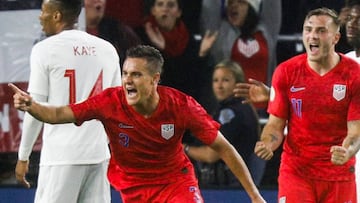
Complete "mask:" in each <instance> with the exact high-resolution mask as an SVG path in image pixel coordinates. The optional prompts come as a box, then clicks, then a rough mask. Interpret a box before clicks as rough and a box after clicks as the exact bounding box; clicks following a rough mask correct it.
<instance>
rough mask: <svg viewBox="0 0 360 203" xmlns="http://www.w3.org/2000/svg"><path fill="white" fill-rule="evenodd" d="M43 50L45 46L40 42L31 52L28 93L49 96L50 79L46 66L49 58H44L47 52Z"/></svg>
mask: <svg viewBox="0 0 360 203" xmlns="http://www.w3.org/2000/svg"><path fill="white" fill-rule="evenodd" d="M43 49H44V46H42V43H41V42H40V43H38V44H36V45H35V46H34V47H33V49H32V50H31V54H30V78H29V86H28V92H30V93H33V94H37V95H42V96H49V95H48V92H49V85H48V84H49V77H48V72H47V70H46V66H45V64H46V61H45V60H46V58H47V56H44V54H45V53H47V51H43Z"/></svg>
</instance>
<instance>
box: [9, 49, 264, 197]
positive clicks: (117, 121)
mask: <svg viewBox="0 0 360 203" xmlns="http://www.w3.org/2000/svg"><path fill="white" fill-rule="evenodd" d="M163 62H164V61H163V58H162V56H161V54H160V52H159V51H158V50H156V49H155V48H153V47H150V46H144V45H141V46H137V47H134V48H131V49H129V50H128V52H127V58H126V60H125V62H124V65H123V72H122V86H120V87H116V88H109V89H106V90H105V91H103V92H102V93H100V94H98V95H96V96H94V97H91V98H89V99H87V100H85V101H83V102H82V103H77V104H70V105H68V106H61V107H51V106H45V105H41V104H39V103H37V102H35V101H34V100H32V98H31V97H30V96H29V95H28V94H26V93H25V92H23V91H21V90H19V89H18V88H17V87H15V86H14V85H12V84H10V86H11V87H12V88H13V90H14V91H15V95H14V105H15V107H16V108H18V109H20V110H23V111H28V112H29V113H30V114H32V115H33V116H34V117H36V118H37V119H39V120H42V121H44V122H48V123H70V122H73V123H75V124H77V125H81V124H82V123H83V122H84V121H87V120H92V119H98V120H100V121H101V122H102V123H103V125H104V127H105V130H106V132H107V134H108V138H109V141H110V148H111V155H112V156H111V163H110V166H109V172H108V178H109V180H110V183H111V184H112V185H113V186H114V187H115V188H116V189H117V190H119V191H120V193H121V196H122V200H123V202H125V203H129V202H131V203H132V202H203V198H202V196H201V193H200V191H199V187H198V182H197V179H196V176H195V174H194V169H193V166H192V164H191V162H190V160H189V159H188V158H187V156H186V155H185V153H184V152H183V147H182V143H181V141H182V136H183V134H184V132H185V130H190V131H191V132H192V133H193V134H194V135H196V136H197V138H198V139H199V140H201V141H202V142H203V143H206V144H208V145H210V147H211V148H212V149H213V150H215V151H217V152H218V153H219V155H220V157H221V158H222V159H223V160H224V162H225V163H226V164H227V165H228V167H229V168H230V169H231V170H232V172H233V173H234V174H235V176H236V177H237V178H238V179H239V181H240V182H241V184H242V185H243V186H244V189H245V190H246V192H247V193H248V195H249V197H250V198H251V200H252V202H253V203H264V202H265V200H264V199H263V198H262V196H261V194H260V193H259V191H258V189H257V188H256V186H255V184H254V182H253V180H252V179H251V176H250V173H249V170H248V169H247V167H246V165H245V163H244V161H243V159H242V158H241V156H240V155H239V154H238V153H237V152H236V150H235V149H234V147H233V146H232V145H231V144H230V143H229V142H228V141H227V140H226V139H225V138H224V136H223V135H222V134H221V133H220V132H219V127H220V125H219V123H217V122H215V121H214V120H213V119H212V118H211V117H210V116H209V115H208V114H207V113H206V111H205V110H204V109H203V108H202V107H201V106H200V105H199V104H198V103H197V102H196V101H195V100H194V99H193V98H192V97H190V96H188V95H186V94H183V93H181V92H179V91H177V90H175V89H172V88H169V87H164V86H158V83H159V81H160V74H161V69H162V65H163Z"/></svg>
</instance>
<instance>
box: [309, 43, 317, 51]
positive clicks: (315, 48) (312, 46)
mask: <svg viewBox="0 0 360 203" xmlns="http://www.w3.org/2000/svg"><path fill="white" fill-rule="evenodd" d="M309 47H310V50H311V51H317V50H319V45H318V44H310V45H309Z"/></svg>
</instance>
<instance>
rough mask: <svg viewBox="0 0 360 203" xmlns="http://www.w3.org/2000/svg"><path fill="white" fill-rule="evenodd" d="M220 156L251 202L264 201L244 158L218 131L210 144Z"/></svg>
mask: <svg viewBox="0 0 360 203" xmlns="http://www.w3.org/2000/svg"><path fill="white" fill-rule="evenodd" d="M210 147H211V148H212V149H213V150H215V151H216V152H217V153H218V154H219V155H220V157H221V159H222V160H223V161H224V162H225V163H226V165H227V166H228V167H229V168H230V170H231V171H232V172H233V174H234V175H235V176H236V177H237V179H238V180H239V181H240V183H241V184H242V186H243V187H244V189H245V191H246V192H247V194H248V195H249V197H250V199H251V202H252V203H265V202H266V201H265V200H264V199H263V197H262V196H261V194H260V192H259V190H258V189H257V187H256V185H255V183H254V181H253V179H252V178H251V175H250V172H249V169H248V168H247V166H246V164H245V162H244V160H243V159H242V157H241V156H240V154H239V153H238V152H237V151H236V149H235V148H234V147H233V146H232V145H231V144H230V143H229V142H228V141H227V140H226V138H225V137H224V136H223V135H222V134H221V132H220V131H218V135H217V137H216V139H215V141H214V142H213V144H211V145H210Z"/></svg>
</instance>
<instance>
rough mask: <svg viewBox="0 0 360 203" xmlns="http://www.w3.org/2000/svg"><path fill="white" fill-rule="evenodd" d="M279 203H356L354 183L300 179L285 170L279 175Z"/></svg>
mask: <svg viewBox="0 0 360 203" xmlns="http://www.w3.org/2000/svg"><path fill="white" fill-rule="evenodd" d="M278 199H279V201H278V202H279V203H314V202H317V203H327V202H346V203H350V202H351V203H355V202H357V200H356V184H355V180H353V181H324V180H314V179H310V178H304V177H300V176H298V175H295V174H292V173H290V172H287V171H286V170H283V171H281V172H280V175H279V193H278Z"/></svg>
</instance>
